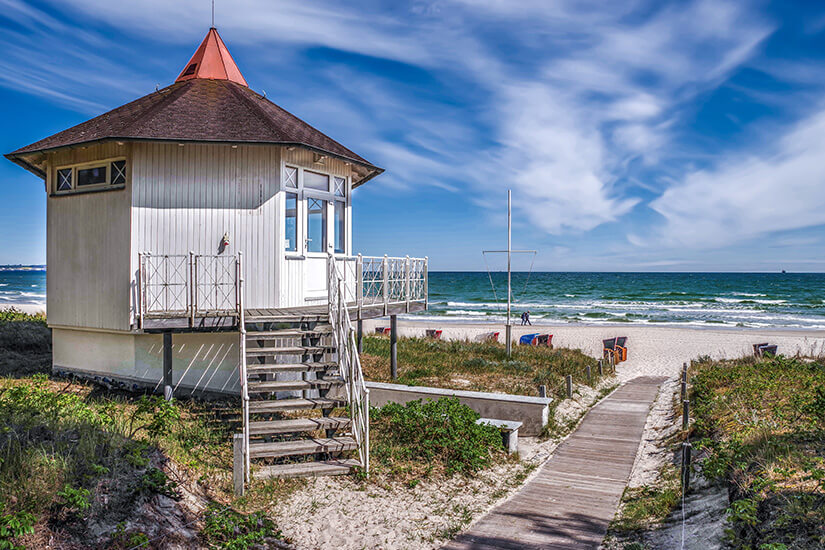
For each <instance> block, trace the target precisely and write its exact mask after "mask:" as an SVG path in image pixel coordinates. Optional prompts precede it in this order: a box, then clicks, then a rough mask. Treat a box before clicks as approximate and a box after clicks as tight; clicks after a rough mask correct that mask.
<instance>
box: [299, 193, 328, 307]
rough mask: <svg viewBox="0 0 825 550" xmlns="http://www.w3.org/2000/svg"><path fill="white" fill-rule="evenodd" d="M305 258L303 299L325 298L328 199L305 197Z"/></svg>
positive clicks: (321, 300) (311, 301)
mask: <svg viewBox="0 0 825 550" xmlns="http://www.w3.org/2000/svg"><path fill="white" fill-rule="evenodd" d="M305 219H306V233H305V235H306V260H305V261H304V300H305V301H306V302H307V304H312V303H319V302H323V301H325V300H326V299H327V257H328V254H329V250H330V246H331V243H330V242H329V201H327V200H326V199H324V198H321V197H313V196H311V195H309V194H308V195H307V197H306V218H305Z"/></svg>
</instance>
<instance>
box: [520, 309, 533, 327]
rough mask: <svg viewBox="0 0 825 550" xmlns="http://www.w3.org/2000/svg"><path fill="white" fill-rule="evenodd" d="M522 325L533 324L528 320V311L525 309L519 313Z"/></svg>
mask: <svg viewBox="0 0 825 550" xmlns="http://www.w3.org/2000/svg"><path fill="white" fill-rule="evenodd" d="M524 325H530V326H532V325H533V323H531V322H530V311H525V312H524V313H522V314H521V326H524Z"/></svg>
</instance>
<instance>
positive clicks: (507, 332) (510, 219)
mask: <svg viewBox="0 0 825 550" xmlns="http://www.w3.org/2000/svg"><path fill="white" fill-rule="evenodd" d="M512 249H513V210H512V191H511V190H510V189H508V190H507V324H506V325H505V330H504V334H505V338H506V339H507V343H506V346H507V357H508V358H509V357H510V354H511V353H512V342H511V340H512V338H511V336H512V330H513V329H512V326H511V324H510V307H511V297H512V290H511V272H510V259H511V256H512Z"/></svg>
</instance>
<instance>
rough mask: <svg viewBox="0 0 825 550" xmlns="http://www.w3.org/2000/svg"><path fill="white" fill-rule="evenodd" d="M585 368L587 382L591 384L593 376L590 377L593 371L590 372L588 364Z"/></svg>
mask: <svg viewBox="0 0 825 550" xmlns="http://www.w3.org/2000/svg"><path fill="white" fill-rule="evenodd" d="M585 370H586V371H587V383H588V384H592V383H593V378H592V374H593V373H592V370H591V369H590V365H587V367H586V368H585Z"/></svg>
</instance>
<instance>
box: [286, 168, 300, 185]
mask: <svg viewBox="0 0 825 550" xmlns="http://www.w3.org/2000/svg"><path fill="white" fill-rule="evenodd" d="M284 187H289V188H290V189H298V169H297V168H292V167H291V166H287V167H286V169H285V170H284Z"/></svg>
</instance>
